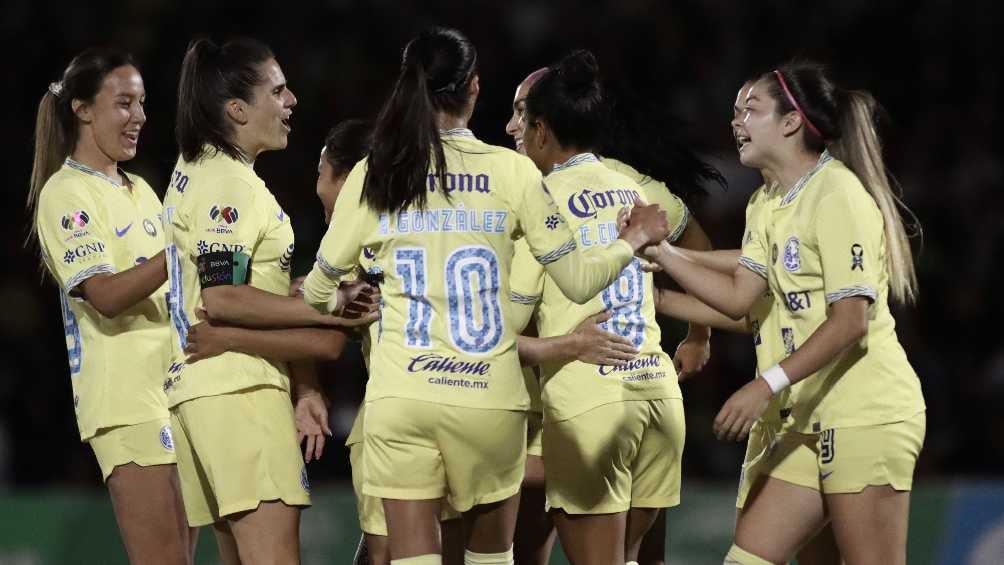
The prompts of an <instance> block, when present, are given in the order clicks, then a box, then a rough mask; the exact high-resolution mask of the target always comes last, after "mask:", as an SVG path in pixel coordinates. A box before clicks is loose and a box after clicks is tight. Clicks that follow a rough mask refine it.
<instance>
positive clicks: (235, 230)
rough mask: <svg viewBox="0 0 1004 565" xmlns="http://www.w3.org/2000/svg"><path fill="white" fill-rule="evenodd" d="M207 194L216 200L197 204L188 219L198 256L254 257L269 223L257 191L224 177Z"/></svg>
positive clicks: (248, 185) (235, 179) (246, 184)
mask: <svg viewBox="0 0 1004 565" xmlns="http://www.w3.org/2000/svg"><path fill="white" fill-rule="evenodd" d="M206 192H207V193H211V194H212V195H213V198H214V199H215V200H214V201H212V202H206V201H200V202H198V203H196V204H195V208H194V209H192V210H191V212H190V213H191V215H190V217H189V223H190V229H191V230H192V233H193V236H194V238H193V239H194V240H195V241H196V244H195V245H196V249H195V253H196V255H205V254H207V253H212V252H216V251H236V252H242V253H244V254H246V255H253V250H254V247H255V246H256V245H257V244H258V241H259V240H260V239H261V236H262V233H263V232H264V231H265V229H266V226H267V223H268V222H267V217H266V215H265V213H264V212H263V210H261V209H260V208H261V206H260V204H259V202H258V199H257V197H256V194H255V190H254V187H252V186H251V185H250V184H249V183H248V182H247V181H246V180H244V179H241V178H237V177H225V178H223V179H221V180H220V181H219V185H218V186H214V187H212V190H211V191H209V190H207V191H206Z"/></svg>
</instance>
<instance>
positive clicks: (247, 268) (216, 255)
mask: <svg viewBox="0 0 1004 565" xmlns="http://www.w3.org/2000/svg"><path fill="white" fill-rule="evenodd" d="M195 263H196V265H197V266H198V268H199V286H200V287H202V288H203V289H206V288H209V287H211V286H221V285H233V286H239V285H242V284H250V282H251V256H250V255H248V254H246V253H243V252H241V251H214V252H211V253H203V254H202V255H199V256H198V257H196V259H195Z"/></svg>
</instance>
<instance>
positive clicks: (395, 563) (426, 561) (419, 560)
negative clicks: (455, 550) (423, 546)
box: [390, 553, 443, 565]
mask: <svg viewBox="0 0 1004 565" xmlns="http://www.w3.org/2000/svg"><path fill="white" fill-rule="evenodd" d="M390 565H443V556H442V555H440V554H438V553H427V554H425V555H416V556H415V557H405V558H404V559H391V560H390Z"/></svg>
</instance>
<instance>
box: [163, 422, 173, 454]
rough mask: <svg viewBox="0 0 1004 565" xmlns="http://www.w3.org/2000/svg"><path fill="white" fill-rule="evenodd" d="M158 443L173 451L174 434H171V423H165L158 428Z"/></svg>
mask: <svg viewBox="0 0 1004 565" xmlns="http://www.w3.org/2000/svg"><path fill="white" fill-rule="evenodd" d="M160 445H162V446H163V447H164V449H166V450H168V451H174V436H172V435H171V424H165V425H164V427H163V428H161V429H160Z"/></svg>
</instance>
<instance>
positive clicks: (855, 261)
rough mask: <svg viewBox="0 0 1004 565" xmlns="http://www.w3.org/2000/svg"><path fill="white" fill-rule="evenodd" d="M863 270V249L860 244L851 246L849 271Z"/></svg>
mask: <svg viewBox="0 0 1004 565" xmlns="http://www.w3.org/2000/svg"><path fill="white" fill-rule="evenodd" d="M854 269H857V270H859V271H861V272H864V270H865V248H864V247H862V246H861V244H860V243H855V244H854V245H852V246H851V270H852V271H853V270H854Z"/></svg>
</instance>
